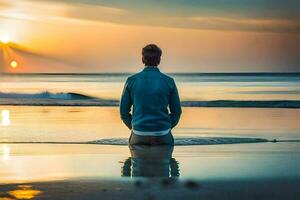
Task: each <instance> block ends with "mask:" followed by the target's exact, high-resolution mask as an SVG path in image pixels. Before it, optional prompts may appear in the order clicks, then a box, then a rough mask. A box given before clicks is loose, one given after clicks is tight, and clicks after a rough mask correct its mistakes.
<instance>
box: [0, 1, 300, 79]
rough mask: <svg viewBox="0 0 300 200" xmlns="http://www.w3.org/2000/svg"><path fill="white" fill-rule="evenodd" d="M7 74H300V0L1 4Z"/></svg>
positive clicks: (2, 65)
mask: <svg viewBox="0 0 300 200" xmlns="http://www.w3.org/2000/svg"><path fill="white" fill-rule="evenodd" d="M0 41H1V43H0V53H1V54H0V56H1V57H0V59H1V60H0V72H25V73H30V72H71V73H81V72H86V73H92V72H135V71H137V70H140V68H141V67H142V63H141V57H140V54H141V48H142V47H143V46H144V45H145V44H147V43H156V44H158V45H159V46H161V48H162V49H163V58H162V59H163V60H162V63H161V68H162V69H163V71H166V72H266V71H270V72H289V71H300V56H299V55H300V1H297V0H284V1H283V0H278V1H276V0H251V1H248V0H244V1H241V0H215V1H212V0H189V1H184V0H131V1H121V0H118V1H112V0H0Z"/></svg>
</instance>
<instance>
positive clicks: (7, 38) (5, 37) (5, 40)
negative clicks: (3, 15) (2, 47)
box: [0, 35, 10, 44]
mask: <svg viewBox="0 0 300 200" xmlns="http://www.w3.org/2000/svg"><path fill="white" fill-rule="evenodd" d="M0 41H1V42H2V43H4V44H8V43H9V42H10V36H9V35H2V36H1V37H0Z"/></svg>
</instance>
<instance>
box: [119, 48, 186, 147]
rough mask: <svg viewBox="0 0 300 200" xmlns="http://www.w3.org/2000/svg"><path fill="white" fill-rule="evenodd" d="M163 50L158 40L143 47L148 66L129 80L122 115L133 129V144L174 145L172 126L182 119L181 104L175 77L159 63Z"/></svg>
mask: <svg viewBox="0 0 300 200" xmlns="http://www.w3.org/2000/svg"><path fill="white" fill-rule="evenodd" d="M161 54H162V51H161V49H160V48H159V47H158V46H156V45H155V44H149V45H147V46H145V47H144V48H143V50H142V56H143V57H142V61H143V63H144V65H145V68H144V69H143V70H142V71H141V72H139V73H137V74H134V75H132V76H130V77H129V78H128V79H127V81H126V83H125V86H124V89H123V93H122V97H121V102H120V115H121V119H122V120H123V122H124V123H125V125H126V126H127V127H128V128H129V129H130V130H131V136H130V138H129V144H130V145H135V144H142V145H174V139H173V136H172V133H171V129H172V128H174V127H175V126H176V125H177V123H178V121H179V119H180V115H181V106H180V99H179V95H178V91H177V88H176V84H175V82H174V79H173V78H171V77H169V76H167V75H165V74H163V73H162V72H160V70H159V69H158V67H157V66H158V65H159V64H160V58H161ZM131 107H133V112H132V114H131V113H130V111H131ZM168 108H169V109H168Z"/></svg>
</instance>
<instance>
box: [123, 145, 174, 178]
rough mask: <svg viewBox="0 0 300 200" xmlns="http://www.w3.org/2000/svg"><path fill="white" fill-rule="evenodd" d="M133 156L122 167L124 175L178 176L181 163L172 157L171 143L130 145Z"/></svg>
mask: <svg viewBox="0 0 300 200" xmlns="http://www.w3.org/2000/svg"><path fill="white" fill-rule="evenodd" d="M129 149H130V152H131V157H129V158H127V159H126V160H125V162H124V166H123V167H122V176H128V177H178V176H179V175H180V173H179V164H178V162H177V161H176V160H175V159H174V158H172V153H173V149H174V147H173V146H171V145H157V146H150V145H130V146H129Z"/></svg>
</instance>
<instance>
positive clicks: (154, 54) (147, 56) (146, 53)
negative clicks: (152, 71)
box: [142, 44, 162, 66]
mask: <svg viewBox="0 0 300 200" xmlns="http://www.w3.org/2000/svg"><path fill="white" fill-rule="evenodd" d="M161 54H162V51H161V49H160V48H159V47H158V46H157V45H155V44H148V45H146V46H145V47H144V48H143V50H142V55H143V63H144V64H145V66H157V65H159V63H160V57H161Z"/></svg>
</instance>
